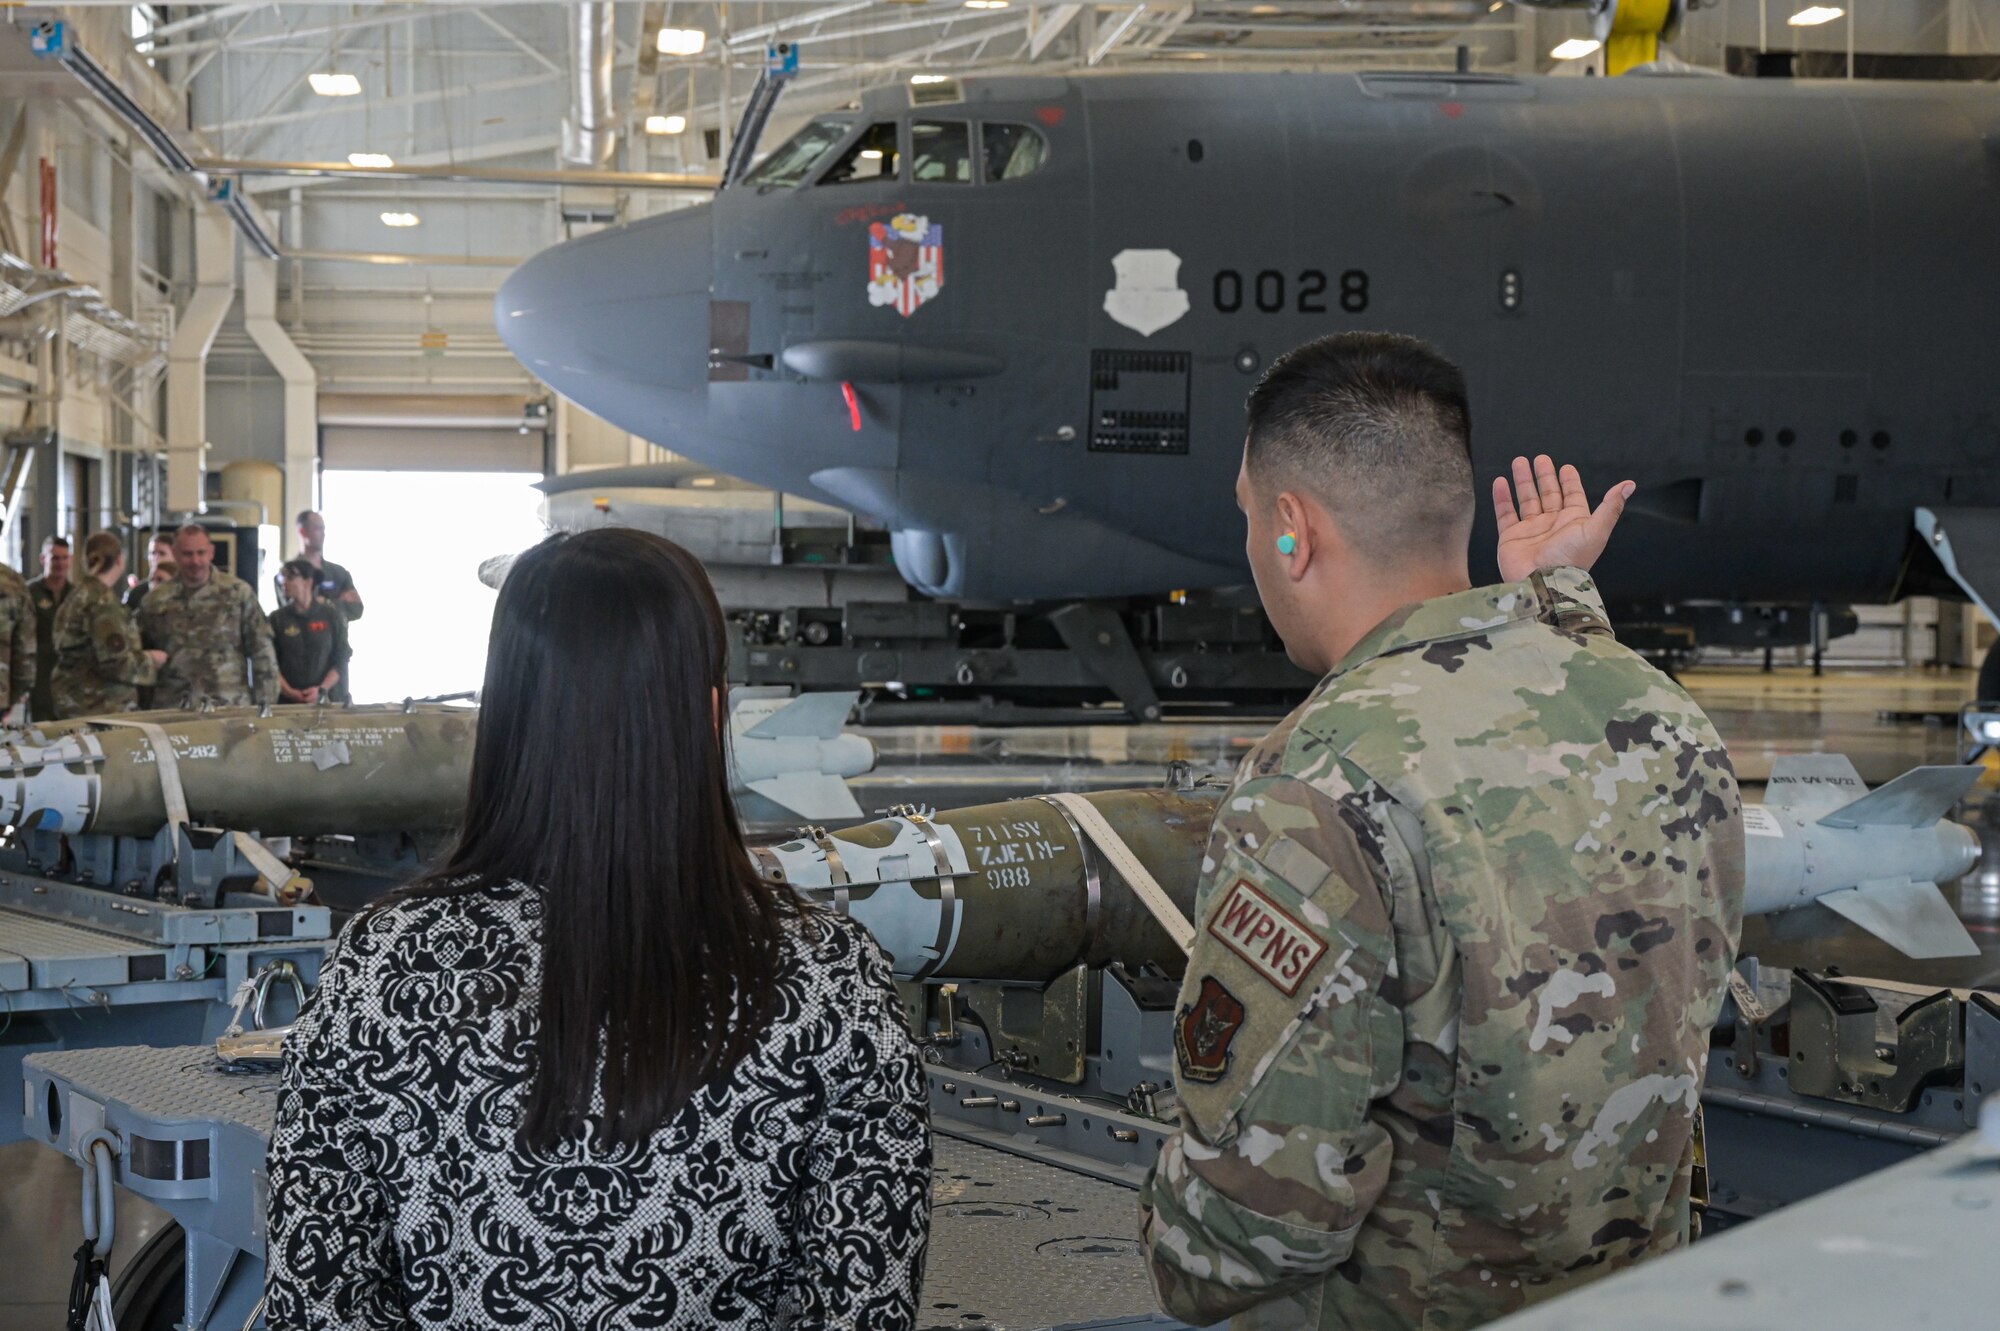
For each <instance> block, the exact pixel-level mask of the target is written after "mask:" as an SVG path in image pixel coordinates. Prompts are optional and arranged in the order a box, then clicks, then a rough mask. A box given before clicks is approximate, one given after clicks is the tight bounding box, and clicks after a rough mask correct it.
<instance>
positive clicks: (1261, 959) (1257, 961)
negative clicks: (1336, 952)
mask: <svg viewBox="0 0 2000 1331" xmlns="http://www.w3.org/2000/svg"><path fill="white" fill-rule="evenodd" d="M1208 931H1209V933H1211V934H1213V935H1214V936H1215V937H1216V938H1217V939H1218V940H1219V941H1220V942H1221V943H1222V945H1223V946H1224V947H1226V948H1228V949H1229V950H1230V951H1231V952H1234V953H1235V954H1236V955H1237V956H1239V957H1241V958H1243V960H1245V961H1247V962H1249V963H1250V968H1251V969H1252V970H1254V971H1256V972H1257V973H1258V974H1259V975H1261V976H1263V977H1264V978H1265V979H1266V980H1269V981H1270V982H1271V984H1272V985H1273V987H1275V988H1276V989H1277V991H1278V992H1279V993H1281V994H1284V995H1285V996H1286V997H1287V998H1289V997H1291V996H1292V995H1293V994H1296V993H1298V991H1299V986H1300V985H1301V984H1303V983H1305V978H1306V976H1307V975H1309V974H1311V973H1312V968H1313V967H1314V966H1317V965H1318V964H1319V959H1320V958H1321V957H1323V956H1325V955H1326V946H1327V945H1326V940H1325V939H1324V938H1321V937H1320V936H1319V935H1318V934H1316V933H1314V932H1313V931H1312V930H1311V929H1308V928H1307V927H1306V926H1305V924H1304V923H1303V922H1301V921H1300V920H1299V919H1298V918H1297V917H1296V916H1294V915H1293V914H1292V913H1291V912H1290V911H1287V910H1286V909H1285V908H1284V907H1282V906H1280V905H1279V904H1278V903H1277V902H1275V901H1273V900H1271V898H1270V897H1268V896H1266V895H1265V894H1264V893H1263V892H1260V891H1259V890H1257V889H1256V888H1254V887H1252V886H1251V885H1250V880H1249V879H1247V878H1239V879H1237V880H1236V884H1235V886H1233V887H1231V888H1230V889H1229V893H1228V895H1227V896H1225V897H1223V898H1222V904H1221V905H1220V906H1217V907H1216V908H1215V913H1214V914H1213V915H1211V916H1209V917H1208Z"/></svg>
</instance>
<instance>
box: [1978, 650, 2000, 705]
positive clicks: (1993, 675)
mask: <svg viewBox="0 0 2000 1331" xmlns="http://www.w3.org/2000/svg"><path fill="white" fill-rule="evenodd" d="M1972 699H1973V701H1974V702H2000V641H1996V642H1995V643H1994V644H1993V645H1992V646H1991V647H1988V648H1987V649H1986V659H1985V660H1984V661H1983V662H1981V663H1980V666H1979V691H1978V692H1977V693H1975V694H1973V695H1972Z"/></svg>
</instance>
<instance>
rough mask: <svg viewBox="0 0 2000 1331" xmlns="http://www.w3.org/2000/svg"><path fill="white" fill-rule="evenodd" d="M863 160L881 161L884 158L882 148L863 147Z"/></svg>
mask: <svg viewBox="0 0 2000 1331" xmlns="http://www.w3.org/2000/svg"><path fill="white" fill-rule="evenodd" d="M861 160H862V161H864V162H879V161H881V160H882V150H881V149H880V148H863V149H862V150H861Z"/></svg>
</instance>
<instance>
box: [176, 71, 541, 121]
mask: <svg viewBox="0 0 2000 1331" xmlns="http://www.w3.org/2000/svg"><path fill="white" fill-rule="evenodd" d="M561 78H562V74H561V73H560V72H557V73H554V74H523V75H522V76H520V77H519V78H512V79H492V80H488V81H487V82H485V83H459V84H454V85H453V86H451V87H449V88H432V89H430V90H429V91H426V92H412V93H404V94H403V95H402V96H400V97H381V98H374V99H370V98H366V97H335V98H321V99H320V100H322V101H329V102H331V103H332V105H329V106H315V107H312V108H310V109H309V110H305V111H279V112H275V113H273V114H271V115H259V116H251V117H249V118H248V119H245V120H224V121H218V122H217V123H215V124H212V125H202V126H199V127H198V128H199V129H200V131H201V132H202V133H204V134H226V133H231V132H233V131H236V130H243V129H261V128H265V127H268V126H271V125H286V124H294V123H297V122H299V121H305V120H313V121H319V120H325V119H326V118H327V117H329V116H336V115H352V114H353V113H354V112H357V111H359V112H364V113H367V112H375V111H391V110H397V109H400V108H402V107H408V106H423V105H425V104H427V103H430V102H448V101H452V100H454V99H455V98H459V97H472V96H475V95H477V94H480V93H502V92H520V91H521V90H523V89H525V88H540V87H543V86H545V85H547V84H550V83H555V82H558V81H559V80H560V79H561ZM298 86H299V85H298V84H296V83H293V84H288V85H286V87H287V91H291V90H294V89H296V88H297V87H298ZM348 103H353V105H348Z"/></svg>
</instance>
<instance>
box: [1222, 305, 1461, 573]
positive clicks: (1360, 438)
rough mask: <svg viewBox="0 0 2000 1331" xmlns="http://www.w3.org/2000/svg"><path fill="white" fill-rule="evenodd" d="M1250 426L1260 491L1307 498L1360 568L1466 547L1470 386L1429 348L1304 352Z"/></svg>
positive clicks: (1270, 380)
mask: <svg viewBox="0 0 2000 1331" xmlns="http://www.w3.org/2000/svg"><path fill="white" fill-rule="evenodd" d="M1247 415H1248V431H1247V434H1246V435H1245V441H1244V458H1245V464H1246V466H1247V467H1248V469H1249V472H1250V479H1251V481H1252V483H1253V484H1255V485H1256V486H1257V487H1258V488H1259V489H1260V490H1263V491H1265V492H1266V493H1269V492H1271V491H1273V490H1274V489H1285V488H1291V487H1294V486H1296V487H1298V488H1300V489H1303V490H1305V491H1308V492H1309V493H1311V494H1312V496H1313V497H1314V498H1315V499H1318V500H1319V501H1320V502H1321V503H1323V504H1325V505H1326V507H1327V510H1328V511H1329V512H1331V513H1333V514H1334V515H1335V516H1336V517H1337V518H1339V519H1340V521H1341V523H1342V525H1343V527H1344V528H1345V529H1346V530H1347V532H1348V533H1349V535H1350V536H1351V538H1352V539H1353V540H1354V543H1355V546H1356V548H1357V550H1358V551H1359V552H1360V553H1361V554H1362V555H1363V556H1364V557H1365V556H1369V555H1374V556H1377V557H1380V558H1386V557H1390V556H1394V555H1398V554H1403V553H1406V552H1408V553H1415V552H1416V551H1417V550H1419V549H1420V548H1431V547H1446V546H1450V545H1453V544H1457V545H1463V544H1464V543H1465V542H1466V541H1467V540H1469V539H1470V536H1471V532H1472V512H1473V486H1472V408H1471V406H1470V404H1469V403H1468V402H1467V400H1466V391H1465V375H1464V374H1462V373H1461V372H1460V371H1459V368H1458V367H1457V366H1456V365H1454V364H1452V363H1451V362H1450V361H1449V360H1446V359H1445V358H1444V356H1443V355H1442V354H1440V353H1439V352H1438V350H1437V348H1435V347H1433V346H1431V345H1430V344H1429V343H1428V342H1422V341H1419V340H1418V339H1416V338H1414V337H1405V336H1403V335H1402V334H1400V333H1335V334H1333V335H1331V336H1328V337H1322V338H1319V339H1317V340H1315V341H1312V342H1308V343H1306V344H1305V345H1304V346H1302V347H1299V348H1297V349H1296V350H1293V351H1290V352H1287V353H1286V354H1285V355H1283V356H1280V357H1279V358H1278V359H1277V360H1276V361H1275V362H1273V363H1272V365H1271V368H1270V369H1269V370H1267V371H1266V372H1265V374H1264V377H1263V379H1262V380H1260V381H1259V382H1258V384H1257V387H1256V388H1254V389H1252V390H1251V392H1250V400H1249V402H1248V404H1247Z"/></svg>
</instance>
